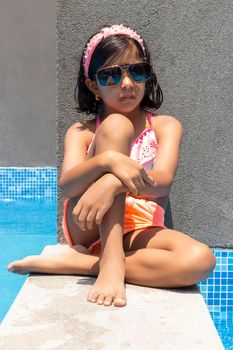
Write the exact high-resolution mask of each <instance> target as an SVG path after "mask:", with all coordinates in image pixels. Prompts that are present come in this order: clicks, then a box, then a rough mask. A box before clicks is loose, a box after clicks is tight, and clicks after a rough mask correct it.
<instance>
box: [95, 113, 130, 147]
mask: <svg viewBox="0 0 233 350" xmlns="http://www.w3.org/2000/svg"><path fill="white" fill-rule="evenodd" d="M96 136H97V137H100V136H101V137H104V138H109V137H110V138H111V139H113V140H116V141H120V140H122V139H123V140H125V139H129V140H130V141H132V140H133V137H134V126H133V124H132V122H131V121H130V120H129V119H128V118H127V117H125V116H124V115H123V114H118V113H113V114H110V115H109V116H108V117H107V118H106V119H104V121H103V122H102V123H101V125H100V127H99V128H98V132H97V135H96Z"/></svg>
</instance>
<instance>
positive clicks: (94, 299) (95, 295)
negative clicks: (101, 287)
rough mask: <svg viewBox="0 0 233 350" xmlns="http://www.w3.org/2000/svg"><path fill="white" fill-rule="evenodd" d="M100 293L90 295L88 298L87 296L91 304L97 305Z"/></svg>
mask: <svg viewBox="0 0 233 350" xmlns="http://www.w3.org/2000/svg"><path fill="white" fill-rule="evenodd" d="M98 295H99V294H98V293H95V292H94V293H90V294H88V296H87V300H88V301H90V302H91V303H96V301H97V298H98Z"/></svg>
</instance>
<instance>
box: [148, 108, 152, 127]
mask: <svg viewBox="0 0 233 350" xmlns="http://www.w3.org/2000/svg"><path fill="white" fill-rule="evenodd" d="M152 115H153V114H152V112H149V113H148V122H149V125H150V128H151V129H153V127H152Z"/></svg>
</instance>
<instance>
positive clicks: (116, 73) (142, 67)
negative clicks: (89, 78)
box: [95, 62, 152, 86]
mask: <svg viewBox="0 0 233 350" xmlns="http://www.w3.org/2000/svg"><path fill="white" fill-rule="evenodd" d="M124 70H126V71H127V74H128V75H129V77H130V78H131V79H132V80H133V81H134V82H136V83H143V82H145V81H147V80H149V79H151V74H152V68H151V65H150V63H148V62H139V63H130V64H125V65H119V66H118V65H116V66H112V67H105V68H101V69H99V70H98V71H97V72H96V74H95V76H96V79H97V81H98V83H99V85H100V86H115V85H118V84H120V82H121V79H122V73H123V71H124Z"/></svg>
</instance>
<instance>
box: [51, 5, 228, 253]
mask: <svg viewBox="0 0 233 350" xmlns="http://www.w3.org/2000/svg"><path fill="white" fill-rule="evenodd" d="M232 13H233V5H232V2H231V1H230V0H222V1H215V0H206V1H203V2H200V1H194V0H191V1H185V0H178V1H171V0H170V1H164V0H163V1H162V0H159V1H154V0H149V1H138V2H135V1H132V0H129V1H127V2H118V1H117V2H115V1H106V0H97V1H94V2H93V1H90V0H88V1H85V2H81V1H74V0H70V1H68V0H66V1H64V0H59V1H58V13H57V18H58V165H59V166H60V164H61V161H62V153H63V149H62V147H63V137H64V133H65V132H66V130H67V128H68V126H70V125H71V124H72V123H73V122H74V121H75V120H76V119H77V116H76V115H74V114H73V112H72V107H73V106H74V101H73V90H74V86H75V81H76V75H77V71H78V60H79V57H80V53H81V50H82V49H83V45H84V43H85V42H86V40H87V39H88V37H89V36H90V34H91V33H93V32H94V31H95V30H96V29H97V28H99V26H101V25H103V24H106V23H121V22H123V23H128V24H129V26H130V27H132V28H135V29H136V30H138V31H139V33H141V34H142V35H143V37H144V38H145V39H146V41H147V42H148V44H149V47H150V48H151V53H152V57H153V61H154V65H155V69H156V72H157V75H158V78H159V81H160V85H161V87H162V89H163V92H164V97H165V99H164V104H163V106H162V107H161V108H160V110H159V111H158V112H159V113H166V114H170V115H174V116H176V117H177V118H178V119H179V120H180V121H181V122H182V123H183V125H184V129H185V135H184V139H183V144H182V150H181V161H180V165H179V169H178V172H177V176H176V179H175V182H174V184H173V188H172V191H171V195H170V202H171V213H172V218H169V220H168V221H169V222H170V225H171V223H172V221H173V225H174V228H175V229H177V230H181V231H183V232H186V233H188V234H189V235H191V236H192V237H194V238H196V239H199V240H201V241H202V242H205V243H208V244H209V245H210V246H212V247H232V246H233V235H232V226H233V200H232V199H233V186H232V174H233V154H232V136H233V135H232V134H233V121H232V120H233V118H232V112H233V109H232V80H233V79H232V61H233V60H232V52H233V51H232V49H233V47H232V46H233V35H232V28H233V15H232ZM59 170H60V168H59ZM59 204H60V205H59V210H60V212H59V220H61V209H62V200H61V198H60V197H59ZM168 216H169V213H168ZM59 233H61V232H59Z"/></svg>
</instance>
